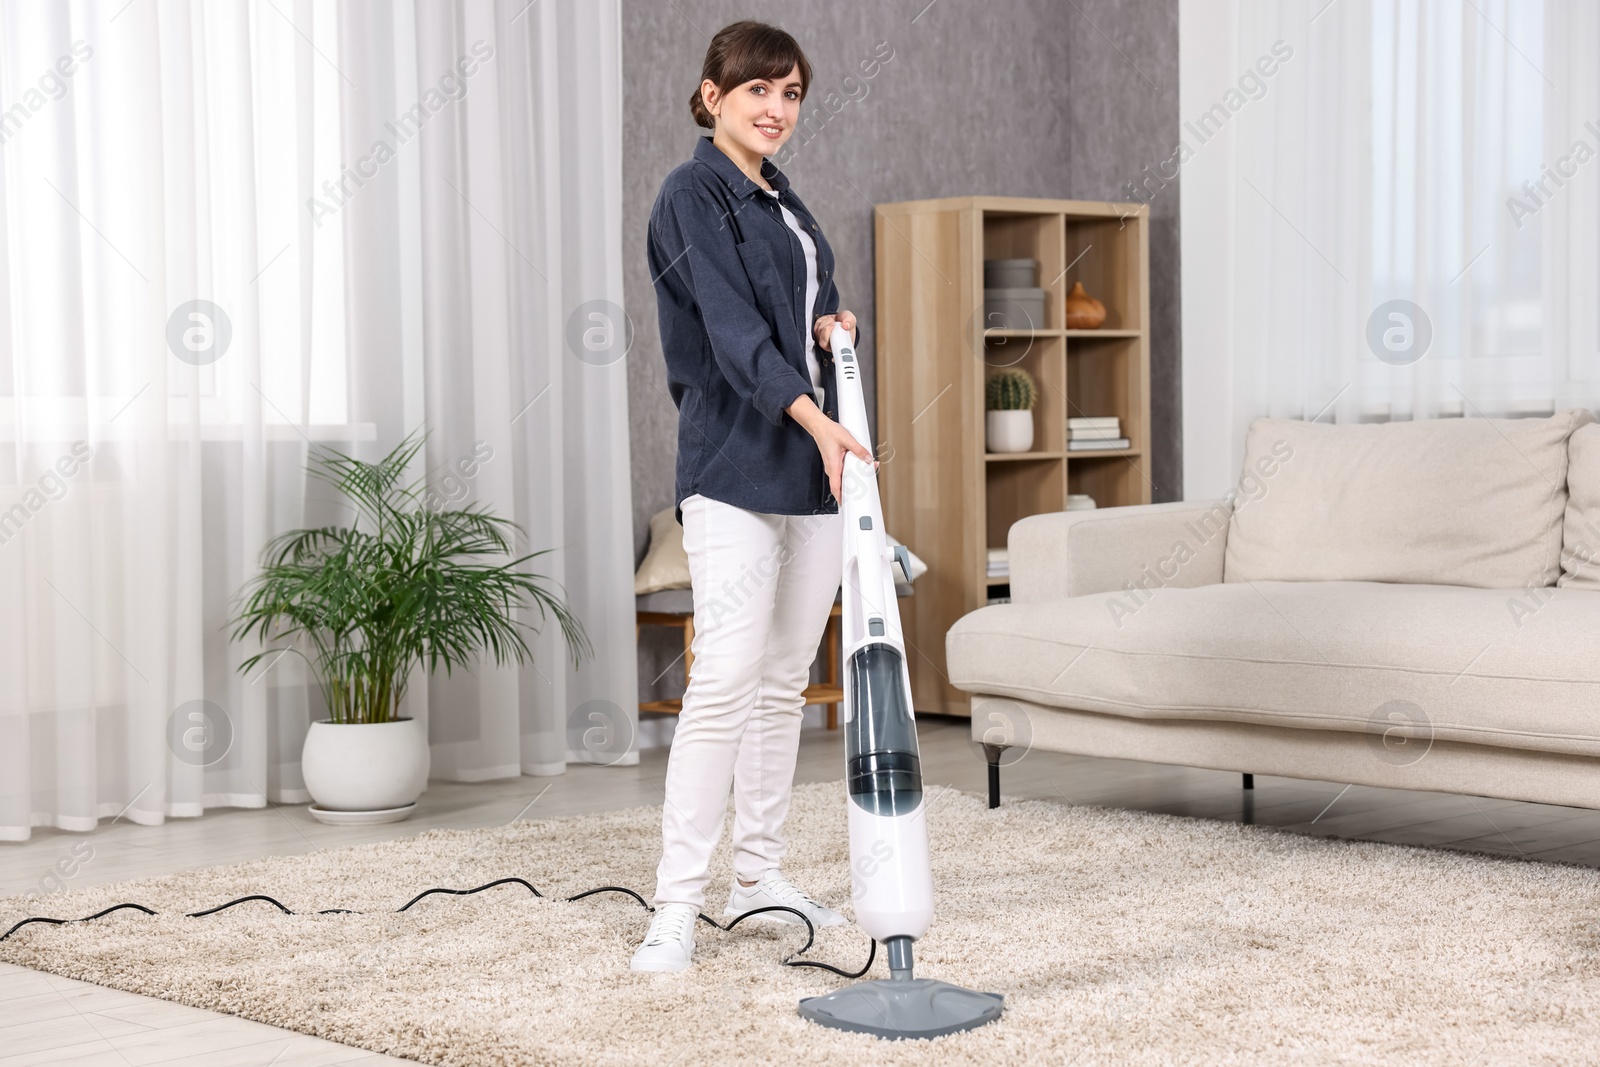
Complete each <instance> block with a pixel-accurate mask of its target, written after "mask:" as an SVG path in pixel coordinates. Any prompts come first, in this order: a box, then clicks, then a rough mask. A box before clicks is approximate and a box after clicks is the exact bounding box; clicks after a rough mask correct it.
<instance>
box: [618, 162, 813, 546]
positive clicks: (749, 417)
mask: <svg viewBox="0 0 1600 1067" xmlns="http://www.w3.org/2000/svg"><path fill="white" fill-rule="evenodd" d="M761 175H762V177H763V178H765V179H766V180H767V183H768V184H769V185H771V187H772V188H773V189H774V190H775V191H776V192H777V193H778V195H777V196H776V197H773V196H769V195H768V194H767V193H765V192H764V191H762V188H761V186H760V185H757V184H756V183H755V182H754V181H752V180H751V179H750V178H749V177H748V176H747V175H746V174H745V173H744V172H743V171H741V170H740V169H739V168H738V166H737V165H736V164H735V163H734V162H733V160H731V159H729V158H728V157H727V155H726V154H724V153H723V151H722V149H720V148H718V147H717V146H716V145H714V144H712V142H711V138H709V137H701V138H700V139H699V143H697V144H696V145H695V148H694V158H693V159H691V160H689V161H688V162H687V163H683V164H681V165H679V166H678V167H676V168H674V169H673V171H672V173H670V174H668V175H667V177H666V180H665V181H663V182H662V183H661V191H660V193H658V194H657V195H656V202H655V206H654V207H653V208H651V210H650V228H649V240H648V251H649V259H650V276H651V277H652V278H653V279H655V290H656V312H657V315H658V316H659V318H660V322H661V348H662V352H663V353H664V354H665V356H666V360H667V392H668V393H669V394H670V395H671V396H672V402H673V403H674V404H676V405H677V406H678V466H677V484H676V485H675V487H674V491H673V514H674V515H675V516H676V517H677V520H678V523H679V525H682V523H683V499H684V497H687V496H689V495H690V494H691V493H699V494H700V495H701V496H704V497H707V498H709V499H711V500H720V501H722V502H723V503H727V504H732V505H734V506H735V507H741V508H744V509H746V510H748V511H758V512H764V513H767V514H771V515H826V514H832V513H834V512H837V511H838V510H839V502H838V501H837V500H835V499H834V498H833V494H832V492H831V491H830V490H829V488H828V477H827V472H826V470H825V469H824V467H823V465H822V453H821V452H820V451H819V450H818V448H817V445H816V442H815V441H814V440H813V439H812V437H811V435H810V434H809V433H807V432H806V430H805V428H804V427H803V426H801V425H800V424H799V423H798V422H796V421H795V420H794V419H793V418H791V417H790V416H789V415H788V413H787V411H786V410H785V409H787V408H788V407H789V405H790V404H792V403H794V401H795V399H796V398H797V397H799V396H800V395H801V394H807V395H812V396H813V397H814V396H815V388H814V387H813V385H812V382H811V376H810V371H809V369H808V368H807V365H806V347H805V346H807V345H813V346H815V350H814V354H815V355H816V358H817V364H818V366H819V368H820V369H821V371H822V382H821V386H822V388H823V389H824V390H825V391H824V393H823V403H824V405H825V408H824V410H825V412H826V414H827V415H828V417H829V418H837V417H838V416H837V408H838V405H837V402H836V401H835V400H834V367H833V358H832V356H831V355H830V354H829V353H828V352H827V351H826V350H824V349H823V348H822V347H821V346H820V345H817V343H816V340H815V338H814V337H813V336H812V330H811V328H812V325H813V324H814V322H815V320H813V321H812V322H802V321H801V319H802V318H803V317H804V316H805V302H806V301H805V295H806V275H805V270H806V257H805V251H804V249H802V248H801V246H800V240H799V238H797V237H796V236H795V235H794V233H793V231H791V230H790V229H789V227H788V225H787V224H786V223H785V222H784V221H783V213H782V211H781V210H780V209H779V206H778V205H779V203H780V202H781V203H782V204H783V206H784V207H787V208H788V209H789V211H790V212H792V213H793V214H794V216H795V218H796V220H797V221H798V222H799V223H800V225H802V226H804V227H806V228H807V230H809V231H810V233H811V239H812V241H813V242H814V243H815V244H816V246H817V302H816V309H815V310H816V317H817V318H821V317H822V316H824V315H832V314H835V313H837V312H838V310H839V292H838V289H837V288H836V287H835V285H834V281H833V250H832V249H831V248H830V247H829V246H828V242H827V240H826V238H824V237H823V236H822V230H821V228H820V227H819V226H818V225H817V222H816V219H814V218H813V217H812V215H811V212H809V211H807V210H806V206H805V204H803V203H801V201H800V198H799V197H798V196H796V195H795V193H794V190H792V189H791V188H789V179H788V178H786V177H784V175H783V172H782V171H780V170H778V168H777V167H776V166H775V165H774V164H773V162H772V160H770V159H763V160H762V161H761Z"/></svg>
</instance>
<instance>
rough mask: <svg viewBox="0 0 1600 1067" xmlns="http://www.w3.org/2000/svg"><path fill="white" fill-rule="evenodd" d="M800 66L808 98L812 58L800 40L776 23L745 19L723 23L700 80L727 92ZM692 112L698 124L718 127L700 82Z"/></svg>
mask: <svg viewBox="0 0 1600 1067" xmlns="http://www.w3.org/2000/svg"><path fill="white" fill-rule="evenodd" d="M797 66H798V67H799V68H800V99H801V100H804V99H805V98H806V90H807V89H809V88H810V87H811V62H810V61H809V60H808V59H806V54H805V53H804V52H802V51H801V50H800V45H799V43H798V42H796V41H795V39H794V38H793V37H790V36H789V35H788V34H787V33H785V32H784V31H782V30H780V29H778V27H776V26H768V25H767V24H766V23H764V22H756V21H754V20H753V19H744V20H742V21H740V22H732V23H729V24H728V25H726V26H724V27H722V29H720V30H718V31H717V35H716V36H715V37H713V38H711V46H710V47H709V48H707V49H706V62H705V66H704V68H703V69H702V70H701V72H700V84H701V85H704V84H705V83H706V81H707V80H708V79H709V80H710V82H711V84H712V85H715V86H716V87H717V88H718V89H719V90H720V91H722V92H727V91H728V90H730V89H733V88H735V87H737V86H740V85H743V84H744V83H745V82H748V81H755V80H756V79H757V78H769V79H770V78H781V77H783V76H784V75H786V74H788V73H789V72H790V71H791V70H793V69H794V68H795V67H797ZM689 113H690V114H691V115H693V116H694V121H695V122H696V123H697V124H698V125H701V126H704V127H705V128H706V129H708V130H714V129H716V126H717V120H716V119H715V118H714V117H713V116H712V114H711V112H709V111H707V110H706V104H705V101H704V100H701V99H700V88H699V86H696V87H695V90H694V95H693V96H691V97H690V98H689Z"/></svg>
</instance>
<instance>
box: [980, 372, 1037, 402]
mask: <svg viewBox="0 0 1600 1067" xmlns="http://www.w3.org/2000/svg"><path fill="white" fill-rule="evenodd" d="M988 394H989V395H988V410H990V411H1032V410H1033V402H1034V400H1036V399H1037V398H1038V395H1039V390H1038V388H1037V387H1036V386H1035V385H1034V384H1033V376H1032V375H1031V374H1029V373H1028V372H1027V371H1025V370H1023V369H1022V368H1021V367H1007V368H1006V369H1005V370H1002V371H996V372H995V373H994V374H991V375H989V386H988Z"/></svg>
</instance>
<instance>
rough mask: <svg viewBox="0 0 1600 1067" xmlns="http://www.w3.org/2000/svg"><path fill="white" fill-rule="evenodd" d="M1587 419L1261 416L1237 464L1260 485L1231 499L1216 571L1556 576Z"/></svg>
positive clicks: (1239, 575)
mask: <svg viewBox="0 0 1600 1067" xmlns="http://www.w3.org/2000/svg"><path fill="white" fill-rule="evenodd" d="M1592 422H1594V416H1593V415H1592V414H1590V413H1589V412H1588V411H1584V410H1581V409H1573V410H1571V411H1564V412H1561V413H1559V414H1557V415H1554V416H1552V417H1550V418H1542V419H1479V418H1471V419H1430V420H1425V421H1421V422H1390V423H1376V424H1371V425H1346V426H1329V425H1323V424H1320V423H1308V422H1301V421H1298V420H1294V419H1257V420H1255V422H1253V423H1251V425H1250V432H1249V434H1248V435H1247V438H1246V442H1245V467H1244V469H1245V473H1246V475H1247V476H1248V475H1249V474H1250V473H1251V472H1252V471H1254V472H1258V473H1259V475H1260V477H1259V478H1257V479H1256V482H1257V483H1258V484H1259V485H1260V486H1261V491H1260V493H1259V495H1258V496H1256V497H1255V498H1253V499H1252V498H1251V496H1250V495H1249V494H1247V493H1246V494H1241V497H1240V499H1239V500H1238V501H1236V503H1235V508H1234V513H1233V518H1232V520H1231V522H1230V525H1229V528H1228V548H1227V554H1226V557H1225V560H1224V563H1223V581H1224V582H1249V581H1300V582H1316V581H1370V582H1420V583H1425V584H1433V585H1466V586H1476V587H1479V588H1484V589H1514V588H1522V587H1526V586H1549V585H1554V584H1555V583H1556V578H1557V577H1558V576H1559V574H1560V573H1561V572H1560V566H1561V539H1562V519H1563V515H1564V513H1565V511H1566V502H1567V490H1566V476H1567V439H1568V438H1569V437H1570V436H1571V435H1572V432H1573V431H1574V430H1575V429H1577V428H1578V427H1580V426H1583V425H1585V424H1587V423H1592ZM1241 484H1243V483H1241Z"/></svg>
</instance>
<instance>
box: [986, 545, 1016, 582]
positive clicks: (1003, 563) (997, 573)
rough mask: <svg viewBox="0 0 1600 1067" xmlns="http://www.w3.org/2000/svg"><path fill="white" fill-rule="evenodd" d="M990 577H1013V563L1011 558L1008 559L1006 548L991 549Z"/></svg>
mask: <svg viewBox="0 0 1600 1067" xmlns="http://www.w3.org/2000/svg"><path fill="white" fill-rule="evenodd" d="M989 577H991V578H1009V577H1011V563H1010V561H1009V560H1007V559H1006V550H1005V549H1003V548H991V549H990V550H989Z"/></svg>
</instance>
